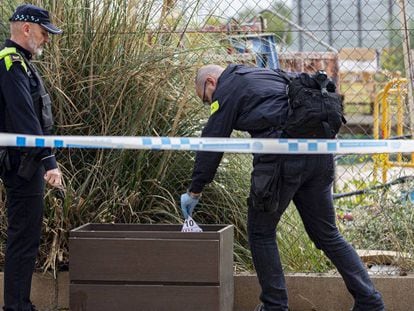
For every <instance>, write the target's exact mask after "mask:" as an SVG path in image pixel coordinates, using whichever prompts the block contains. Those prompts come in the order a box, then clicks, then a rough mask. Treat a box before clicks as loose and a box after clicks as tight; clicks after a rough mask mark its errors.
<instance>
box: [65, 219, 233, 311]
mask: <svg viewBox="0 0 414 311" xmlns="http://www.w3.org/2000/svg"><path fill="white" fill-rule="evenodd" d="M200 227H201V228H202V229H203V231H204V232H202V233H193V232H191V233H189V232H185V233H183V232H180V231H181V225H141V224H86V225H83V226H81V227H79V228H76V229H74V230H72V231H71V232H70V237H69V249H70V258H69V262H70V263H69V276H70V310H71V311H85V310H88V311H97V310H99V311H107V310H108V311H109V310H110V311H116V310H120V311H121V310H122V311H128V310H131V311H132V310H133V311H138V310H142V311H162V310H166V311H167V310H168V311H174V310H177V311H178V310H179V311H184V310H200V311H201V310H206V311H207V310H208V311H232V310H233V296H234V285H233V226H231V225H228V226H227V225H201V226H200Z"/></svg>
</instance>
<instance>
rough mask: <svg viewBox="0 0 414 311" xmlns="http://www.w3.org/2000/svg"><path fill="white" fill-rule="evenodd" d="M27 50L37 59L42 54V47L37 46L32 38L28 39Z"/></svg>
mask: <svg viewBox="0 0 414 311" xmlns="http://www.w3.org/2000/svg"><path fill="white" fill-rule="evenodd" d="M29 48H30V52H32V53H33V54H34V55H35V56H37V57H39V56H42V54H43V47H42V46H38V45H37V44H36V42H35V41H34V39H33V38H30V39H29Z"/></svg>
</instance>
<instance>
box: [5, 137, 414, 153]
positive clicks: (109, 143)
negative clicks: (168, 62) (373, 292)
mask: <svg viewBox="0 0 414 311" xmlns="http://www.w3.org/2000/svg"><path fill="white" fill-rule="evenodd" d="M0 146H9V147H51V148H82V149H139V150H177V151H180V150H181V151H212V152H229V153H273V154H326V153H330V154H369V153H411V152H414V140H373V139H284V138H279V139H278V138H259V139H255V138H212V137H145V136H35V135H21V134H8V133H7V134H5V133H3V134H0Z"/></svg>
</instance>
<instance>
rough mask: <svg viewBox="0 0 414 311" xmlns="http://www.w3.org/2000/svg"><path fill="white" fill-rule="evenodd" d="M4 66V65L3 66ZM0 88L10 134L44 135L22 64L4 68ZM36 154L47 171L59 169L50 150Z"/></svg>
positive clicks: (45, 149) (43, 150)
mask: <svg viewBox="0 0 414 311" xmlns="http://www.w3.org/2000/svg"><path fill="white" fill-rule="evenodd" d="M1 65H2V66H4V63H3V64H1ZM2 71H3V74H1V75H0V88H1V90H2V93H3V98H4V101H5V121H6V129H7V131H8V132H10V133H19V134H29V135H43V131H42V127H41V124H40V121H39V119H38V117H37V115H36V111H35V108H34V105H33V100H32V97H31V94H30V85H29V78H28V75H27V73H26V70H25V69H24V68H23V66H22V64H21V63H20V62H14V63H13V65H12V66H11V67H10V68H9V70H6V69H5V67H3V68H2ZM35 153H36V154H37V155H38V156H39V158H41V159H42V163H43V165H44V166H45V169H46V170H50V169H55V168H57V163H56V160H55V157H54V155H52V154H51V152H50V148H42V149H37V150H36V151H35Z"/></svg>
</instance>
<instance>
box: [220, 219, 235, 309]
mask: <svg viewBox="0 0 414 311" xmlns="http://www.w3.org/2000/svg"><path fill="white" fill-rule="evenodd" d="M233 229H234V228H233V226H231V227H229V228H227V229H226V230H224V231H223V232H222V234H221V235H220V237H221V239H220V285H221V290H220V307H221V310H233V300H231V299H229V298H228V297H233V295H234V278H233V239H234V230H233Z"/></svg>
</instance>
